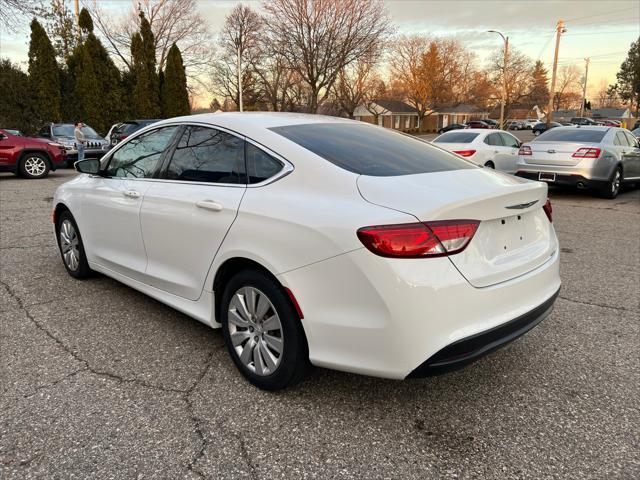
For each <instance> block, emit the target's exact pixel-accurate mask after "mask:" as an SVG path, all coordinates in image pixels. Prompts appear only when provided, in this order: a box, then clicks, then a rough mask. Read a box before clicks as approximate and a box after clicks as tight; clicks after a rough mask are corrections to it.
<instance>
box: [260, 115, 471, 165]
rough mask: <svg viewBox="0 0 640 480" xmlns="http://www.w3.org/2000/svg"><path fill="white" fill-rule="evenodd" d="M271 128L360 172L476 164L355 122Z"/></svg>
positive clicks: (322, 156)
mask: <svg viewBox="0 0 640 480" xmlns="http://www.w3.org/2000/svg"><path fill="white" fill-rule="evenodd" d="M270 130H271V131H273V132H275V133H277V134H279V135H282V136H283V137H285V138H287V139H288V140H290V141H292V142H293V143H295V144H297V145H299V146H301V147H303V148H305V149H307V150H308V151H310V152H312V153H314V154H316V155H318V156H319V157H321V158H323V159H324V160H326V161H328V162H330V163H332V164H334V165H336V166H338V167H340V168H343V169H344V170H347V171H349V172H353V173H356V174H359V175H371V176H375V177H392V176H398V175H413V174H420V173H432V172H447V171H451V170H462V169H466V168H477V167H475V166H473V165H472V164H471V163H469V162H467V161H465V160H462V159H461V158H460V157H458V156H457V155H455V154H452V153H449V152H445V151H443V150H441V149H440V148H437V147H434V146H432V145H430V144H428V143H427V142H423V141H421V140H418V139H416V138H414V137H411V136H409V135H403V134H401V133H397V132H393V131H391V130H386V129H380V128H373V127H370V126H368V125H362V124H355V123H342V122H340V123H313V124H301V125H286V126H282V127H272V128H270Z"/></svg>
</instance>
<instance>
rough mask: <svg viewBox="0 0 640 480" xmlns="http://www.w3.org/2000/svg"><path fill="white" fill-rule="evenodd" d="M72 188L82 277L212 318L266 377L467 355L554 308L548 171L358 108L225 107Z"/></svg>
mask: <svg viewBox="0 0 640 480" xmlns="http://www.w3.org/2000/svg"><path fill="white" fill-rule="evenodd" d="M76 169H77V170H79V171H80V172H82V174H81V175H78V176H77V177H76V178H75V179H73V180H71V181H69V182H67V183H65V184H64V185H62V186H60V187H59V188H58V190H57V191H56V193H55V197H54V211H53V220H54V223H55V230H56V237H57V241H58V245H59V247H60V252H61V255H62V260H63V263H64V266H65V268H66V269H67V271H68V272H69V274H70V275H72V276H73V277H76V278H85V277H87V276H89V275H90V273H91V272H92V271H98V272H101V273H103V274H105V275H108V276H110V277H113V278H115V279H117V280H119V281H121V282H123V283H125V284H127V285H129V286H131V287H133V288H135V289H138V290H140V291H141V292H144V293H146V294H148V295H150V296H152V297H154V298H156V299H158V300H160V301H162V302H164V303H166V304H168V305H171V306H172V307H174V308H176V309H178V310H180V311H182V312H184V313H186V314H187V315H190V316H192V317H193V318H195V319H197V320H199V321H201V322H203V323H205V324H207V325H210V326H212V327H222V329H223V336H224V339H225V342H226V344H227V347H228V350H229V353H230V355H231V358H232V359H233V361H234V363H235V364H236V366H237V367H238V369H239V370H240V371H241V372H242V374H243V375H244V376H245V377H246V378H247V379H248V380H249V381H250V382H252V383H253V384H254V385H257V386H259V387H261V388H265V389H272V390H273V389H278V388H283V387H285V386H287V385H290V384H292V383H294V382H295V381H297V380H300V379H301V378H302V377H303V376H304V374H305V372H306V371H307V370H308V367H309V366H310V364H313V365H318V366H322V367H329V368H335V369H340V370H346V371H350V372H357V373H362V374H368V375H375V376H380V377H387V378H396V379H402V378H406V377H415V376H423V375H428V374H432V373H437V372H441V371H445V370H448V369H451V368H456V367H458V366H461V365H464V364H466V363H468V362H470V361H473V360H475V359H477V358H479V357H480V356H482V355H484V354H486V353H488V352H490V351H492V350H494V349H496V348H498V347H499V346H501V345H503V344H505V343H507V342H509V341H511V340H513V339H515V338H517V337H518V336H520V335H522V334H523V333H525V332H527V331H528V330H530V329H531V328H533V327H534V326H535V325H537V324H538V323H539V322H540V321H541V320H542V319H543V318H544V317H545V316H546V315H547V314H548V313H549V311H550V310H551V308H552V305H553V303H554V300H555V298H556V295H557V292H558V289H559V287H560V278H559V269H558V265H559V257H558V255H559V249H558V242H557V239H556V235H555V233H554V229H553V226H552V223H551V208H550V204H549V203H548V200H547V186H546V185H545V184H544V183H540V182H530V181H528V180H524V179H519V178H517V177H513V176H510V175H505V174H502V173H499V172H494V171H491V170H488V169H483V168H478V167H476V166H474V165H473V164H471V163H469V162H467V161H466V160H464V159H462V158H460V157H458V156H456V155H452V154H450V153H448V152H445V151H443V150H441V149H439V148H436V147H433V146H432V145H429V144H428V143H425V142H422V141H420V140H417V139H414V138H411V137H408V136H405V135H401V134H398V133H395V132H392V131H389V130H386V129H382V128H379V127H376V126H373V125H367V124H363V123H360V122H354V121H350V120H346V119H338V118H331V117H322V116H316V115H301V114H273V113H271V114H270V113H244V114H237V113H225V114H216V115H196V116H188V117H181V118H176V119H170V120H164V121H161V122H158V123H155V124H153V125H151V126H149V127H146V128H145V129H142V130H140V131H138V132H136V133H135V134H134V135H133V136H131V137H129V138H128V139H127V140H125V141H124V142H122V143H121V144H118V145H117V146H116V147H115V148H114V149H113V150H111V151H110V152H109V153H108V154H107V155H106V156H105V157H104V158H103V159H102V161H98V160H92V159H88V160H84V161H81V162H77V163H76Z"/></svg>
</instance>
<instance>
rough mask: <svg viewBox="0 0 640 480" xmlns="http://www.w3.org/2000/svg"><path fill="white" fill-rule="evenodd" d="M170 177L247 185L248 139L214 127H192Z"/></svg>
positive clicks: (180, 145)
mask: <svg viewBox="0 0 640 480" xmlns="http://www.w3.org/2000/svg"><path fill="white" fill-rule="evenodd" d="M166 178H168V179H170V180H184V181H191V182H210V183H233V184H236V183H244V140H242V139H241V138H238V137H235V136H233V135H231V134H229V133H226V132H222V131H220V130H216V129H214V128H208V127H199V126H193V125H192V126H188V127H187V128H186V129H185V131H184V133H183V134H182V137H181V138H180V141H179V142H178V146H177V147H176V150H175V152H174V153H173V157H172V158H171V162H170V163H169V166H168V167H167V172H166Z"/></svg>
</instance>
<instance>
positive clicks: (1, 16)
mask: <svg viewBox="0 0 640 480" xmlns="http://www.w3.org/2000/svg"><path fill="white" fill-rule="evenodd" d="M41 6H42V1H41V0H0V24H2V25H4V26H6V27H7V28H9V29H15V28H18V27H19V26H20V23H21V20H22V16H23V15H32V14H34V13H36V11H37V9H38V8H39V7H41Z"/></svg>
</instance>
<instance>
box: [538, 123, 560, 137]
mask: <svg viewBox="0 0 640 480" xmlns="http://www.w3.org/2000/svg"><path fill="white" fill-rule="evenodd" d="M556 127H562V124H561V123H558V122H551V123H550V124H549V129H552V128H556ZM531 131H532V132H533V134H534V135H535V136H536V137H537V136H538V135H540V134H541V133H544V132H546V131H547V123H546V122H539V123H536V124H535V125H534V127H533V128H532V129H531Z"/></svg>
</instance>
